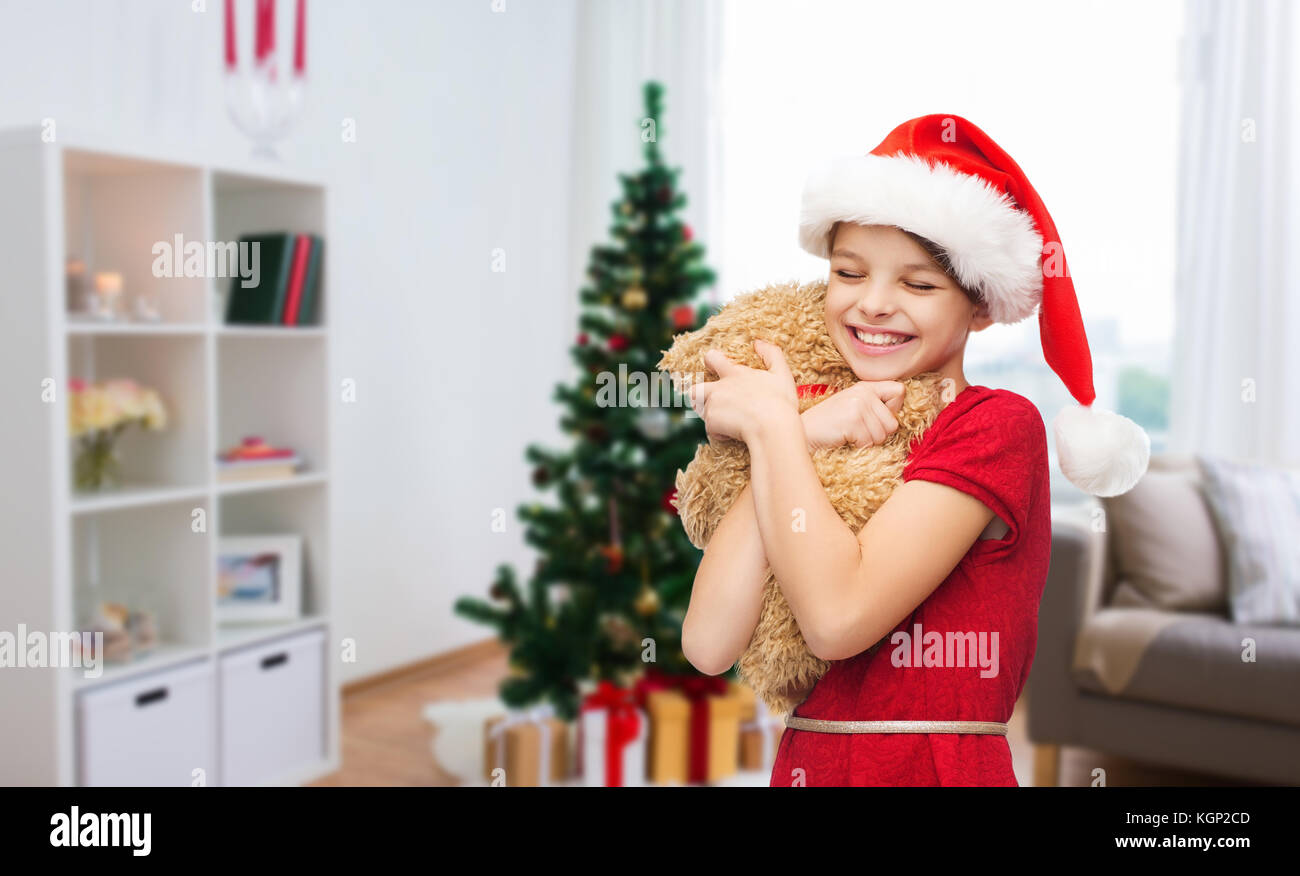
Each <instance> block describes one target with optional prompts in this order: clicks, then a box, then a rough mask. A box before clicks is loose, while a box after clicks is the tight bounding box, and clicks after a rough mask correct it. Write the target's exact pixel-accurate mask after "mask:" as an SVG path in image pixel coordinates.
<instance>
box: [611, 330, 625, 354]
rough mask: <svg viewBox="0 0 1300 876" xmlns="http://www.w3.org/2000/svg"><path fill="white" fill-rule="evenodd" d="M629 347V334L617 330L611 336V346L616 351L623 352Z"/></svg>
mask: <svg viewBox="0 0 1300 876" xmlns="http://www.w3.org/2000/svg"><path fill="white" fill-rule="evenodd" d="M627 347H628V340H627V335H624V334H621V333H619V332H615V333H614V334H612V335H610V336H609V348H610V350H612V351H613V352H615V353H621V352H623V351H624V350H626V349H627Z"/></svg>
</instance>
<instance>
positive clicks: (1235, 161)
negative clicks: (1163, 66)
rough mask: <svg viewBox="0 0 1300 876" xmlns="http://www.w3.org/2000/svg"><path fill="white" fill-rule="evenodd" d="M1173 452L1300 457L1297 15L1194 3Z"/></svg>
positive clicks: (1277, 6) (1273, 2)
mask: <svg viewBox="0 0 1300 876" xmlns="http://www.w3.org/2000/svg"><path fill="white" fill-rule="evenodd" d="M1186 9H1187V16H1186V26H1187V33H1186V37H1185V40H1184V54H1183V77H1182V79H1183V85H1184V98H1183V117H1182V125H1181V127H1182V136H1181V137H1180V141H1179V142H1180V145H1179V149H1180V154H1179V180H1178V263H1177V276H1176V281H1177V288H1176V292H1175V296H1176V298H1175V301H1176V320H1177V325H1176V331H1175V334H1174V338H1175V340H1174V361H1173V386H1172V398H1171V423H1170V440H1169V449H1170V450H1174V451H1179V452H1204V453H1211V454H1216V455H1222V456H1228V457H1232V458H1237V459H1245V460H1253V461H1257V462H1262V463H1272V464H1279V465H1296V464H1300V259H1298V257H1297V251H1298V250H1300V245H1298V244H1300V238H1298V235H1300V216H1298V215H1297V214H1298V213H1300V146H1297V144H1300V113H1297V111H1296V102H1295V101H1296V98H1297V97H1300V94H1298V93H1297V88H1296V81H1295V76H1296V70H1297V66H1296V64H1295V63H1294V62H1293V60H1292V53H1293V52H1294V47H1295V46H1296V45H1297V43H1298V42H1300V36H1298V35H1297V25H1298V24H1300V14H1297V11H1296V10H1295V8H1294V4H1293V3H1292V2H1291V0H1256V2H1248V3H1236V2H1234V3H1225V2H1221V0H1187V6H1186Z"/></svg>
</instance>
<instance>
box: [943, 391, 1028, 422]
mask: <svg viewBox="0 0 1300 876" xmlns="http://www.w3.org/2000/svg"><path fill="white" fill-rule="evenodd" d="M959 403H961V404H959ZM948 407H951V408H954V410H953V414H954V415H955V416H964V415H967V414H975V415H976V416H979V417H1008V416H1010V417H1020V416H1032V417H1036V418H1037V419H1038V421H1039V422H1040V423H1041V422H1042V419H1043V416H1042V414H1041V413H1040V412H1039V410H1038V406H1037V405H1035V404H1034V403H1033V402H1031V401H1030V400H1029V399H1027V398H1025V397H1024V396H1023V395H1021V394H1020V393H1018V392H1012V391H1011V390H1009V389H1000V388H997V387H988V386H982V385H980V384H977V383H972V384H971V385H969V386H967V387H966V388H965V389H964V390H962V391H961V392H959V393H958V394H957V397H956V398H955V399H953V401H952V402H950V403H949V405H948ZM947 409H948V408H944V411H945V412H946V411H947Z"/></svg>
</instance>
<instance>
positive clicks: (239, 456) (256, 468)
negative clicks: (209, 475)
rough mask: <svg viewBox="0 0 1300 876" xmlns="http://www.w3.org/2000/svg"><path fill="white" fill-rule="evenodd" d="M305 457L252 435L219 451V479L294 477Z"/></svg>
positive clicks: (242, 479)
mask: <svg viewBox="0 0 1300 876" xmlns="http://www.w3.org/2000/svg"><path fill="white" fill-rule="evenodd" d="M301 464H302V457H300V456H299V455H298V454H297V453H295V452H294V451H293V450H292V449H290V448H288V447H272V446H271V445H269V444H267V443H266V442H265V441H263V440H262V439H261V438H259V437H257V436H256V435H250V436H248V437H247V438H245V439H244V440H243V443H241V444H240V445H239V446H238V447H235V448H233V449H231V450H228V451H226V452H225V453H221V454H218V455H217V480H219V481H222V482H223V483H227V482H231V481H261V480H277V479H280V478H291V477H293V476H294V475H296V474H297V473H298V467H299V466H300V465H301Z"/></svg>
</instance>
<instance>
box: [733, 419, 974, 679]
mask: <svg viewBox="0 0 1300 876" xmlns="http://www.w3.org/2000/svg"><path fill="white" fill-rule="evenodd" d="M780 413H781V415H779V416H778V415H773V416H770V417H764V418H762V420H761V421H759V422H758V423H756V425H755V428H754V429H753V434H752V436H751V437H750V438H749V439H748V440H747V444H748V446H749V455H750V486H751V488H752V489H753V495H754V513H755V514H756V516H757V519H758V527H759V530H760V532H761V537H762V538H761V544H762V545H763V547H764V548H765V549H766V556H767V560H768V562H769V563H771V566H772V571H773V573H775V575H776V578H777V580H778V581H780V582H781V590H782V593H783V594H784V595H785V598H786V601H787V602H788V603H789V604H790V611H791V613H792V614H793V615H794V618H795V621H796V622H797V623H798V624H799V631H800V632H801V633H802V634H803V637H804V640H805V641H806V642H807V644H808V648H809V650H810V651H812V653H813V654H814V655H816V656H817V657H820V658H821V659H823V660H844V659H847V658H849V657H852V656H853V655H855V654H858V653H861V652H862V651H864V650H866V649H867V648H869V647H871V646H872V645H873V644H875V643H876V642H877V641H879V640H880V639H882V638H883V637H884V636H886V635H887V634H888V633H889V631H890V630H892V629H893V628H894V627H896V626H897V625H898V623H899V622H900V621H902V620H903V619H904V618H905V617H907V615H908V614H910V613H911V612H912V611H913V610H914V609H915V608H916V607H917V606H918V605H920V604H921V603H922V602H923V601H925V598H926V597H927V596H929V595H930V593H931V592H932V591H933V590H934V589H935V588H936V587H938V586H939V585H940V584H941V583H943V581H944V579H945V578H947V577H948V573H949V572H951V571H952V570H953V568H954V567H955V566H956V565H957V563H959V562H960V561H961V558H962V557H963V556H965V554H966V552H967V551H968V550H970V548H971V545H973V544H974V543H975V541H976V539H977V538H978V537H979V535H980V533H981V532H982V531H983V530H984V528H985V527H986V526H987V525H988V523H989V521H990V520H992V518H993V511H992V510H990V509H989V508H988V506H986V505H985V504H984V503H983V502H981V501H979V500H978V499H976V498H975V497H973V496H970V495H967V494H966V493H963V492H961V491H960V490H956V489H954V488H952V487H948V486H945V485H943V484H936V483H933V482H929V481H919V480H917V481H908V482H907V483H904V484H902V485H900V486H898V487H897V488H896V489H895V490H894V491H893V493H891V494H890V497H889V499H887V500H886V501H885V503H884V504H883V505H882V506H881V507H880V508H879V509H878V510H877V511H876V512H875V514H873V515H872V516H871V519H870V520H868V521H867V525H866V526H864V527H862V531H861V532H859V533H857V534H856V535H855V534H854V533H853V531H852V530H851V529H849V527H848V526H847V525H846V524H845V523H844V521H843V520H841V519H840V516H839V514H837V513H836V512H835V509H834V508H833V507H832V506H831V503H830V500H829V499H827V498H826V493H825V491H824V490H823V488H822V486H821V482H820V481H819V480H818V478H817V473H816V471H815V470H814V468H813V465H812V460H811V459H810V458H809V455H808V453H807V450H806V449H805V446H806V438H805V435H804V431H803V425H802V422H801V421H800V419H799V417H798V416H797V415H793V416H791V415H788V413H787V412H784V411H782V412H780ZM710 547H712V544H710Z"/></svg>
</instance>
